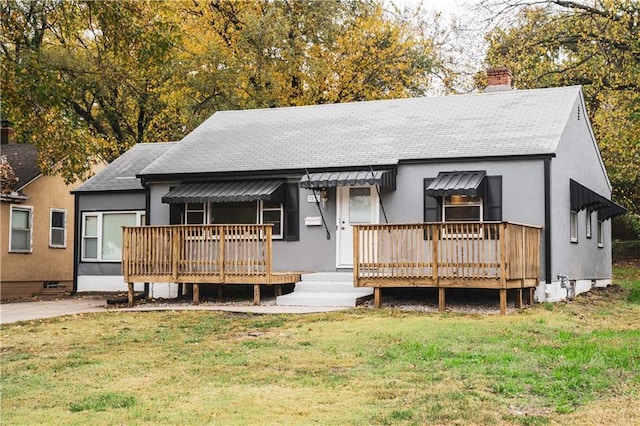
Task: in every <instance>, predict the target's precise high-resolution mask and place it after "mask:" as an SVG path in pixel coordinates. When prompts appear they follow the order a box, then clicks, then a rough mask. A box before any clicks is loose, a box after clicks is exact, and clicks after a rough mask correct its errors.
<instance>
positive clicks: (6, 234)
mask: <svg viewBox="0 0 640 426" xmlns="http://www.w3.org/2000/svg"><path fill="white" fill-rule="evenodd" d="M6 125H7V123H6V122H5V123H3V132H2V136H3V137H2V145H1V148H0V154H1V155H2V156H3V157H5V158H6V161H7V163H8V164H9V166H10V167H11V169H12V170H13V174H14V175H15V177H17V181H15V182H14V183H13V184H12V185H11V187H10V188H8V189H7V191H6V193H3V194H2V196H1V198H0V200H1V202H0V207H1V208H2V210H1V213H0V215H1V220H0V224H1V234H0V251H1V252H2V261H1V268H0V282H1V285H0V291H1V293H2V299H3V300H6V299H11V298H16V297H23V296H31V295H35V294H41V293H43V292H45V293H46V292H60V291H71V287H72V282H73V237H74V234H73V221H74V214H73V197H72V196H71V194H70V193H69V191H70V190H72V189H74V188H75V187H77V186H78V185H79V182H78V183H75V184H71V185H67V184H66V183H65V182H64V180H63V179H62V178H61V177H60V176H58V175H52V176H45V175H43V174H42V172H41V171H40V168H39V167H38V151H37V149H36V148H35V147H34V146H33V145H30V144H17V143H13V142H10V141H9V135H10V132H9V130H10V129H9V128H8V127H5V126H6ZM102 166H103V165H100V166H96V168H95V169H96V170H97V169H98V168H99V167H102Z"/></svg>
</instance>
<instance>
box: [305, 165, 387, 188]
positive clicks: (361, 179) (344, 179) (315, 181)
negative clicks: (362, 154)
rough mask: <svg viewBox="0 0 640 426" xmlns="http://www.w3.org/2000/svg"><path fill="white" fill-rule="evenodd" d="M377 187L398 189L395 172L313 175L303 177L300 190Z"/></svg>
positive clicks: (368, 171) (379, 171) (367, 171)
mask: <svg viewBox="0 0 640 426" xmlns="http://www.w3.org/2000/svg"><path fill="white" fill-rule="evenodd" d="M357 185H377V186H380V187H383V188H389V189H391V190H395V189H396V172H395V170H373V171H371V170H362V171H350V172H327V173H311V174H308V175H304V176H302V179H300V188H304V189H321V188H333V187H336V186H357Z"/></svg>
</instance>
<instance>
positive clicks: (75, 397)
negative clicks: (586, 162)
mask: <svg viewBox="0 0 640 426" xmlns="http://www.w3.org/2000/svg"><path fill="white" fill-rule="evenodd" d="M615 273H616V283H619V284H620V286H613V287H612V288H610V289H608V290H598V291H594V292H593V293H589V294H588V295H586V296H582V297H578V299H577V300H576V301H574V302H571V303H556V304H550V306H547V305H537V306H535V307H533V308H529V309H526V310H523V311H520V312H519V313H516V314H511V315H507V316H498V315H477V314H474V315H467V314H458V313H445V314H424V313H412V312H402V311H398V310H391V309H383V310H379V311H375V310H372V309H354V310H350V311H345V312H338V313H329V314H317V315H303V316H285V315H277V316H260V315H244V314H225V313H216V312H193V311H192V312H150V313H127V312H118V311H116V312H109V313H106V314H85V315H76V316H69V317H61V318H56V319H48V320H39V321H29V322H22V323H18V324H13V325H7V326H4V327H3V328H2V332H1V333H2V341H1V346H0V349H1V352H0V353H1V367H2V377H1V385H2V401H1V408H2V424H7V425H9V424H85V423H91V424H203V423H215V424H313V423H316V424H341V425H342V424H355V425H359V424H362V425H369V424H378V425H387V424H388V425H396V424H400V425H414V424H465V425H466V424H514V425H546V424H638V423H640V410H638V408H637V400H638V398H640V330H639V329H638V324H639V323H640V303H639V302H638V301H637V299H636V298H635V296H633V294H634V291H636V290H637V289H638V287H639V286H640V280H639V271H638V269H637V268H633V267H631V266H624V267H619V268H616V271H615ZM618 277H619V278H618Z"/></svg>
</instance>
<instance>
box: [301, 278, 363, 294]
mask: <svg viewBox="0 0 640 426" xmlns="http://www.w3.org/2000/svg"><path fill="white" fill-rule="evenodd" d="M362 290H371V289H367V288H364V287H354V286H353V283H352V282H350V281H349V282H338V281H300V282H297V283H296V287H295V291H296V292H301V291H305V292H306V291H312V292H315V293H321V292H327V293H358V292H360V291H362Z"/></svg>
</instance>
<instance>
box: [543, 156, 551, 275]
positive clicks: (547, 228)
mask: <svg viewBox="0 0 640 426" xmlns="http://www.w3.org/2000/svg"><path fill="white" fill-rule="evenodd" d="M544 280H545V283H546V284H551V157H547V158H545V159H544Z"/></svg>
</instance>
